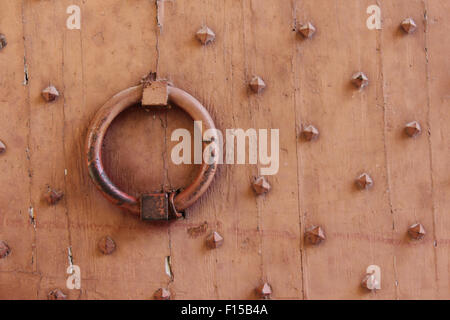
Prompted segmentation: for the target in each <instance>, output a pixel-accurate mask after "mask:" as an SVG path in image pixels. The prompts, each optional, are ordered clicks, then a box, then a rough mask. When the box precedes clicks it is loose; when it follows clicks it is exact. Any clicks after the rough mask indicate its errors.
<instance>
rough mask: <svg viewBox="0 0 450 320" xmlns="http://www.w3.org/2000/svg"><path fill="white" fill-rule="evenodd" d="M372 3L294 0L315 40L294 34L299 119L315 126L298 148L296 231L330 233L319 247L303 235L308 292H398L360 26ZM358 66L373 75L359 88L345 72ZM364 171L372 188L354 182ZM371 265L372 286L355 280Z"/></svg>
mask: <svg viewBox="0 0 450 320" xmlns="http://www.w3.org/2000/svg"><path fill="white" fill-rule="evenodd" d="M370 4H372V1H346V2H345V3H340V4H339V5H338V4H336V5H333V6H330V2H329V1H325V0H322V1H317V0H314V1H313V0H311V1H296V18H297V23H299V24H302V23H306V22H308V21H311V22H312V23H313V24H315V25H316V26H317V33H316V34H315V36H314V37H313V38H312V39H310V40H302V39H297V40H296V59H295V60H294V63H293V70H294V71H293V72H295V83H296V88H295V91H296V94H295V99H296V119H297V125H298V126H301V125H304V124H313V125H315V126H316V127H317V128H318V129H319V130H320V132H321V136H320V138H319V140H317V141H314V142H305V141H302V142H301V143H300V146H299V149H298V159H299V161H298V163H299V192H300V200H299V201H300V203H299V205H300V212H301V217H302V230H305V228H307V227H310V226H311V225H320V226H322V227H323V228H324V230H325V232H326V235H327V240H326V241H325V242H324V243H322V244H321V245H319V246H317V247H316V246H311V245H309V244H307V243H305V242H303V244H302V250H303V271H304V278H303V280H304V290H305V292H304V294H305V298H307V299H319V298H326V299H337V298H347V299H348V298H350V299H364V298H368V299H372V298H373V299H376V298H394V297H395V287H394V286H395V284H394V279H395V273H394V268H393V256H392V253H393V241H392V214H391V212H390V207H389V200H388V196H387V191H388V190H387V189H388V186H387V173H386V159H385V149H384V148H385V147H384V134H383V133H384V112H383V106H382V103H381V101H379V99H380V98H381V92H380V89H381V86H380V85H379V83H380V82H379V80H380V77H379V68H380V65H379V63H378V58H377V55H378V53H377V32H376V31H372V30H369V29H368V28H367V27H366V19H367V18H368V15H366V9H367V7H368V6H369V5H370ZM358 71H363V72H364V73H366V74H367V76H368V77H369V79H370V81H371V84H370V85H369V86H368V87H367V88H365V89H363V90H362V91H358V89H356V88H355V87H354V86H353V85H352V84H351V81H350V80H351V77H352V75H353V74H354V73H355V72H358ZM363 172H367V173H369V174H370V175H371V176H372V178H373V179H374V181H375V185H374V188H373V189H372V190H365V191H360V190H357V189H356V187H355V183H354V181H355V179H356V178H357V177H358V175H359V174H361V173H363ZM372 264H375V265H378V266H380V267H381V271H382V284H381V286H382V288H383V289H382V290H381V291H380V292H379V293H377V294H376V295H375V294H374V295H371V294H370V293H369V292H366V291H364V290H363V289H362V288H361V286H360V281H361V280H362V277H363V276H364V274H365V271H366V268H367V267H368V266H369V265H372Z"/></svg>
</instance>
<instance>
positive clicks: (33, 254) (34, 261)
mask: <svg viewBox="0 0 450 320" xmlns="http://www.w3.org/2000/svg"><path fill="white" fill-rule="evenodd" d="M22 32H23V39H24V40H23V48H24V63H25V64H26V63H27V52H28V50H27V40H26V36H25V33H26V28H25V0H22ZM28 79H29V80H28V82H27V84H26V86H27V97H26V101H27V106H28V134H27V137H26V140H27V149H26V154H27V160H28V178H29V184H28V203H29V205H28V210H30V209H31V208H32V203H33V199H32V183H33V181H32V180H33V175H32V169H31V148H30V146H31V93H30V86H29V81H30V78H28ZM32 238H33V244H34V245H32V249H31V267H32V270H34V272H38V269H37V250H36V246H35V244H36V229H35V228H33V237H32ZM33 265H34V268H33Z"/></svg>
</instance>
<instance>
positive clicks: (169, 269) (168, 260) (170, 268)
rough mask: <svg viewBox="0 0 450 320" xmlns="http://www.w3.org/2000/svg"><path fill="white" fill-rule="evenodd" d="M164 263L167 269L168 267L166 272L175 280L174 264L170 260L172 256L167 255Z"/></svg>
mask: <svg viewBox="0 0 450 320" xmlns="http://www.w3.org/2000/svg"><path fill="white" fill-rule="evenodd" d="M164 265H165V269H166V274H167V275H168V276H169V278H170V279H171V280H173V273H172V264H171V261H170V256H168V257H166V259H165V261H164Z"/></svg>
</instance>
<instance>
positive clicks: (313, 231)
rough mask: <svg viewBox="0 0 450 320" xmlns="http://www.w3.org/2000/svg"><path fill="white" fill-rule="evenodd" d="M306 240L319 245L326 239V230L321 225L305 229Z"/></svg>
mask: <svg viewBox="0 0 450 320" xmlns="http://www.w3.org/2000/svg"><path fill="white" fill-rule="evenodd" d="M305 238H306V240H307V241H308V242H309V243H310V244H312V245H318V244H320V243H321V242H322V241H324V240H325V232H324V231H323V229H322V228H321V227H319V226H312V227H310V228H308V229H307V230H306V231H305Z"/></svg>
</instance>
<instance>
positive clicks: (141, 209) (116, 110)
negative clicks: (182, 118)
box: [86, 83, 217, 221]
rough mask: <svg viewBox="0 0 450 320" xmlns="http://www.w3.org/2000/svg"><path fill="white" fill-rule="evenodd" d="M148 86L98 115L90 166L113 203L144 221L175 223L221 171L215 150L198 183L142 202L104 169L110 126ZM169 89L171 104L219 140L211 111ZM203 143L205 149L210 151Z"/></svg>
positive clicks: (90, 136)
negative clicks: (103, 156)
mask: <svg viewBox="0 0 450 320" xmlns="http://www.w3.org/2000/svg"><path fill="white" fill-rule="evenodd" d="M147 86H148V83H147V85H146V84H145V83H144V84H141V85H138V86H135V87H132V88H129V89H126V90H124V91H122V92H120V93H118V94H116V95H115V96H114V97H112V98H111V99H110V100H109V101H108V102H107V103H106V104H105V105H103V107H102V108H100V110H99V111H98V112H97V114H96V115H95V117H94V119H93V120H92V122H91V125H90V127H89V132H88V136H87V145H86V152H87V166H88V170H89V175H90V177H91V179H92V181H93V182H94V184H95V185H96V187H97V188H98V189H99V190H100V191H101V193H102V194H103V195H104V196H105V197H106V198H107V199H108V200H109V201H111V202H112V203H114V204H115V205H117V206H119V207H120V208H122V209H125V210H127V211H129V212H130V213H132V214H134V215H138V216H140V218H141V219H142V220H150V221H152V220H171V219H177V218H180V217H181V216H182V215H181V214H180V212H182V211H184V210H185V209H186V208H188V207H190V206H191V205H192V204H193V203H194V202H195V201H196V200H197V199H198V198H200V197H201V196H202V194H203V193H204V192H205V191H206V190H207V189H208V187H209V185H210V184H211V182H212V180H213V178H214V174H215V172H216V169H217V160H216V157H215V153H214V151H213V152H211V156H212V158H213V160H212V161H209V162H208V163H207V162H205V160H203V161H202V165H201V167H200V170H199V173H198V174H197V176H196V178H195V179H194V181H193V182H192V183H191V184H190V185H189V186H188V187H186V188H185V189H184V190H182V191H181V192H179V193H178V192H162V193H151V194H143V195H141V196H140V198H139V199H137V198H135V197H133V196H131V195H129V194H127V193H125V192H123V191H121V190H120V189H119V188H118V187H117V186H115V185H114V183H113V182H112V181H111V180H110V178H109V177H108V175H107V174H106V172H105V170H104V168H103V162H102V145H103V139H104V137H105V135H106V131H107V130H108V127H109V125H110V124H111V123H112V121H113V120H114V119H115V118H116V117H117V116H118V115H119V114H120V113H121V112H122V111H124V110H125V109H127V108H129V107H131V106H133V105H136V104H138V103H140V102H141V101H142V98H143V92H144V90H146V89H145V88H146V87H147ZM165 90H167V103H169V102H171V103H173V104H175V105H177V106H178V107H180V108H181V109H182V110H184V111H185V112H186V113H187V114H189V116H190V117H191V118H192V119H193V120H194V121H201V122H202V124H203V128H204V129H205V130H209V129H212V130H211V131H208V132H212V138H211V142H213V141H214V140H215V139H216V138H217V137H216V133H214V132H215V130H214V129H215V125H214V122H213V120H212V119H211V116H210V115H209V113H208V111H207V110H206V109H205V107H203V106H202V104H201V103H200V102H199V101H198V100H197V99H195V98H194V97H192V96H191V95H190V94H188V93H187V92H185V91H183V90H181V89H178V88H175V87H173V86H170V85H167V84H166V85H165ZM206 143H207V142H205V141H204V142H203V148H204V149H205V148H206Z"/></svg>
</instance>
